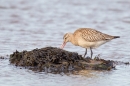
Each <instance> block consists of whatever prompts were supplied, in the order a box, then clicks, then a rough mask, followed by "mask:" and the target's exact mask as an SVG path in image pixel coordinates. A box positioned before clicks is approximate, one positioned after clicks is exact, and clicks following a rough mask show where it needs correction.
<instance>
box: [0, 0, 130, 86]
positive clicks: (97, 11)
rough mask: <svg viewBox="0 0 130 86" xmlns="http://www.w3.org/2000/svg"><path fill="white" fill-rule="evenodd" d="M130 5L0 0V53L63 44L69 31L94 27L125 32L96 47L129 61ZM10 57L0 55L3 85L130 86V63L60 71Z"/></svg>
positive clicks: (122, 1) (107, 0)
mask: <svg viewBox="0 0 130 86" xmlns="http://www.w3.org/2000/svg"><path fill="white" fill-rule="evenodd" d="M129 9H130V1H129V0H104V1H102V0H96V1H89V0H80V2H79V0H62V1H61V0H28V1H25V0H0V38H1V40H0V48H1V50H0V56H6V55H9V54H11V53H12V52H14V51H15V50H16V49H17V50H18V51H22V50H32V49H34V48H42V47H46V46H53V47H59V46H60V45H61V44H62V41H63V40H62V38H63V34H65V33H66V32H74V31H75V30H76V29H77V28H80V27H91V28H94V29H96V30H99V31H102V32H104V33H107V34H110V35H119V36H121V38H120V39H115V40H112V41H111V42H109V43H106V44H104V45H102V46H101V47H99V48H97V49H94V50H93V52H94V56H95V55H97V54H101V58H103V59H110V60H116V61H125V62H130V53H129V52H130V40H129V38H130V36H129V33H130V11H129ZM64 49H65V50H68V51H73V52H78V53H79V54H81V55H83V54H84V51H85V49H82V48H80V47H76V46H73V45H72V44H71V43H68V44H67V45H66V47H65V48H64ZM88 55H90V52H89V53H88ZM7 58H9V57H7ZM8 60H9V59H4V60H3V59H0V69H1V70H0V77H1V78H0V86H18V85H19V86H36V85H37V86H43V85H44V86H56V85H60V86H86V85H87V86H110V85H111V86H130V79H129V78H130V72H129V71H130V66H126V65H117V66H116V70H112V71H87V73H84V72H83V73H82V74H79V75H64V74H61V75H60V74H56V75H55V74H45V73H35V72H32V71H30V70H27V69H20V68H16V67H15V66H13V65H10V63H9V61H8Z"/></svg>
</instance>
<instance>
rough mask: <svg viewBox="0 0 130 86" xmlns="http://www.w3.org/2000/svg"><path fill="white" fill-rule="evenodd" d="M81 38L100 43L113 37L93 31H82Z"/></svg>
mask: <svg viewBox="0 0 130 86" xmlns="http://www.w3.org/2000/svg"><path fill="white" fill-rule="evenodd" d="M80 32H81V36H82V37H83V38H84V39H85V40H86V41H89V42H95V41H102V40H110V39H112V38H113V36H110V35H107V34H104V33H102V32H100V31H97V30H94V29H82V30H81V31H80Z"/></svg>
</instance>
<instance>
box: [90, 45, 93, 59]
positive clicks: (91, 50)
mask: <svg viewBox="0 0 130 86" xmlns="http://www.w3.org/2000/svg"><path fill="white" fill-rule="evenodd" d="M90 50H91V59H92V56H93V51H92V48H91V47H90Z"/></svg>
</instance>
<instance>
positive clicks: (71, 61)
mask: <svg viewBox="0 0 130 86" xmlns="http://www.w3.org/2000/svg"><path fill="white" fill-rule="evenodd" d="M10 63H12V64H14V65H16V66H22V67H25V68H29V69H32V70H35V71H45V72H51V73H60V72H64V73H67V72H70V71H79V70H88V69H89V70H90V69H92V70H110V69H111V68H113V67H114V66H113V61H110V60H108V61H106V60H103V59H99V58H95V59H90V58H83V57H82V56H81V55H78V53H75V52H69V51H65V50H62V49H59V48H56V47H45V48H41V49H34V50H32V51H22V52H19V51H17V50H16V52H14V53H13V54H11V55H10Z"/></svg>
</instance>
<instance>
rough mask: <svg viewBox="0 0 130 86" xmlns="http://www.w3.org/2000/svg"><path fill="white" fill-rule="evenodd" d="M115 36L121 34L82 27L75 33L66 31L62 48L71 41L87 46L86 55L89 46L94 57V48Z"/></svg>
mask: <svg viewBox="0 0 130 86" xmlns="http://www.w3.org/2000/svg"><path fill="white" fill-rule="evenodd" d="M114 38H119V36H111V35H108V34H105V33H102V32H100V31H97V30H94V29H91V28H80V29H77V30H76V31H75V32H74V33H66V34H65V35H64V37H63V39H64V42H63V45H62V46H61V48H64V46H65V44H66V43H67V42H71V43H72V44H74V45H75V46H81V47H83V48H86V52H85V54H84V57H85V55H86V54H87V48H89V49H90V50H91V58H92V54H93V53H92V48H96V47H99V46H100V45H102V44H104V43H106V42H108V41H110V40H112V39H114Z"/></svg>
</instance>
